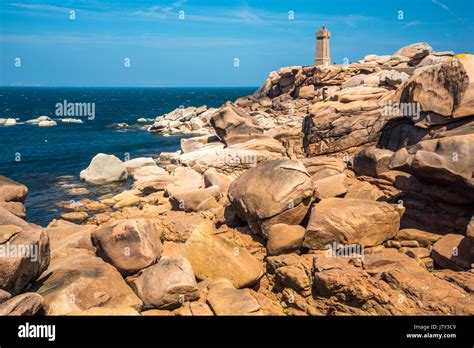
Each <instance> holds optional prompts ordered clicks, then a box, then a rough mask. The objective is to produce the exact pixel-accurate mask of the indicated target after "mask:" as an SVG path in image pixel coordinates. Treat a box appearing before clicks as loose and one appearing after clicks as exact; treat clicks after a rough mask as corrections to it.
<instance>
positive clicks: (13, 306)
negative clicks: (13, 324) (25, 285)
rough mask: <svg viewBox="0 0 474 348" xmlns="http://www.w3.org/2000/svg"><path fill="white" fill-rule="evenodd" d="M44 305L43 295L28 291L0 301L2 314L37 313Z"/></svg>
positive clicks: (0, 313) (0, 312)
mask: <svg viewBox="0 0 474 348" xmlns="http://www.w3.org/2000/svg"><path fill="white" fill-rule="evenodd" d="M42 306H43V298H42V297H41V295H38V294H36V293H34V292H26V293H24V294H21V295H18V296H15V297H12V298H11V299H9V300H7V301H5V302H3V303H0V315H14V316H18V315H35V314H36V313H37V312H38V311H39V310H40V309H41V308H42Z"/></svg>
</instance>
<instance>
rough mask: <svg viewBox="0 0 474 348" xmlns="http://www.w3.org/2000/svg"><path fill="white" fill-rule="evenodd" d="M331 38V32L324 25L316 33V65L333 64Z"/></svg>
mask: <svg viewBox="0 0 474 348" xmlns="http://www.w3.org/2000/svg"><path fill="white" fill-rule="evenodd" d="M330 38H331V33H330V32H329V30H327V29H326V27H325V26H324V25H323V26H322V28H321V30H319V31H318V32H317V33H316V56H315V57H314V65H324V66H327V65H329V64H331V50H330V48H329V39H330Z"/></svg>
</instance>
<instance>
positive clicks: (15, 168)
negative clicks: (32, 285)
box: [0, 87, 256, 226]
mask: <svg viewBox="0 0 474 348" xmlns="http://www.w3.org/2000/svg"><path fill="white" fill-rule="evenodd" d="M255 89H256V88H59V87H58V88H40V87H2V88H0V118H19V119H20V121H18V122H24V121H26V120H29V119H33V118H36V117H38V116H42V115H47V116H50V117H51V118H53V119H55V118H56V116H55V111H56V107H55V105H56V103H58V102H60V103H62V102H63V101H64V100H67V101H68V102H73V103H74V102H77V103H84V102H86V103H95V114H96V115H95V119H94V120H88V119H87V117H74V118H81V119H82V120H83V122H84V123H83V124H76V123H61V122H58V125H57V126H55V127H38V126H37V125H27V124H18V125H15V126H9V127H5V126H0V175H3V176H6V177H9V178H11V179H13V180H16V181H18V182H21V183H23V184H25V185H26V186H28V189H29V193H28V196H27V199H26V208H27V220H28V221H31V222H34V223H37V224H40V225H43V226H44V225H47V224H48V223H49V222H50V221H51V220H52V219H53V218H57V217H59V215H60V213H61V212H62V211H61V210H60V209H59V207H58V205H57V203H58V202H60V201H65V200H68V201H69V200H79V199H82V198H96V197H98V196H99V195H101V194H104V193H107V192H109V191H111V190H112V191H118V190H121V189H123V188H125V187H126V185H127V184H126V183H123V184H118V185H114V186H112V187H97V186H94V185H88V184H85V183H83V182H80V180H79V172H80V171H81V170H82V169H84V168H86V167H87V166H88V164H89V162H90V160H91V159H92V157H93V156H95V155H96V154H97V153H99V152H103V153H107V154H114V155H116V156H117V157H119V158H121V159H122V160H123V159H124V156H125V155H126V153H128V154H129V156H130V158H135V157H141V156H157V155H158V154H159V153H160V152H162V151H176V150H178V149H179V141H180V139H181V136H171V137H163V136H158V135H153V134H151V133H149V132H147V131H144V130H139V129H127V130H121V129H117V128H114V127H111V125H112V124H114V123H119V122H125V123H128V124H129V125H133V124H136V120H137V119H138V118H140V117H144V118H154V117H156V116H159V115H162V114H164V113H166V112H169V111H171V110H173V109H175V108H177V107H180V106H181V105H183V106H185V107H187V106H200V105H204V104H205V105H207V106H208V107H218V106H220V105H222V104H223V103H225V102H226V101H227V100H235V99H237V98H238V97H241V96H244V95H248V94H251V93H253V92H254V91H255ZM83 188H85V189H86V190H87V191H84V190H83Z"/></svg>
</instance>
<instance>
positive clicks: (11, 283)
mask: <svg viewBox="0 0 474 348" xmlns="http://www.w3.org/2000/svg"><path fill="white" fill-rule="evenodd" d="M0 248H1V251H2V252H1V254H0V289H2V290H5V291H7V292H9V293H10V294H12V295H17V294H19V293H20V292H21V291H22V290H23V289H25V288H26V287H27V286H28V285H29V284H31V283H32V282H33V281H35V280H36V279H37V278H38V277H39V276H40V275H41V273H42V272H43V271H44V270H45V269H46V268H47V267H48V265H49V262H50V247H49V238H48V234H47V233H45V232H44V231H42V230H41V229H33V228H28V227H19V226H14V225H2V226H0Z"/></svg>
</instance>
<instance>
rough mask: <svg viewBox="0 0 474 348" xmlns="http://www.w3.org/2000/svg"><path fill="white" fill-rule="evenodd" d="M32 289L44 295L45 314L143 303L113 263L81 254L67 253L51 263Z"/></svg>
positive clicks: (139, 306) (133, 306)
mask: <svg viewBox="0 0 474 348" xmlns="http://www.w3.org/2000/svg"><path fill="white" fill-rule="evenodd" d="M35 292H37V293H38V294H40V295H41V296H43V299H44V305H43V308H44V311H45V313H46V314H47V315H65V314H69V313H71V312H81V311H83V310H87V309H90V308H93V307H107V308H114V307H117V306H125V307H131V308H134V309H139V308H141V306H142V302H141V301H140V299H139V298H138V297H137V296H136V295H135V294H134V293H133V291H132V289H131V288H130V287H128V286H127V284H126V283H125V281H124V280H123V278H122V277H121V276H120V273H119V272H118V271H117V270H116V269H115V268H114V267H113V266H111V265H109V264H108V263H106V262H104V261H102V259H100V258H98V257H94V256H88V255H84V254H70V255H69V256H65V257H62V258H58V259H57V260H55V261H54V262H52V263H51V265H50V266H49V268H48V270H47V271H46V272H45V273H43V275H42V277H41V278H40V280H39V282H38V287H37V288H35Z"/></svg>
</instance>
